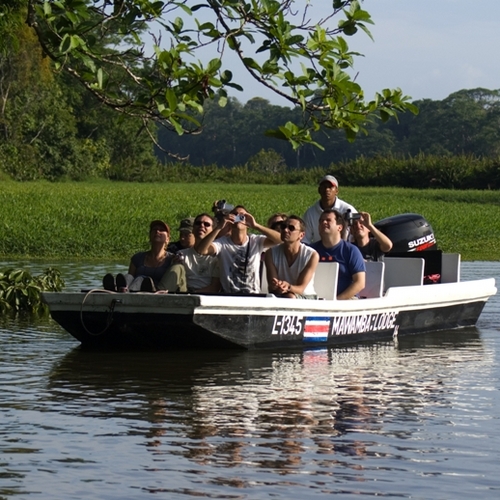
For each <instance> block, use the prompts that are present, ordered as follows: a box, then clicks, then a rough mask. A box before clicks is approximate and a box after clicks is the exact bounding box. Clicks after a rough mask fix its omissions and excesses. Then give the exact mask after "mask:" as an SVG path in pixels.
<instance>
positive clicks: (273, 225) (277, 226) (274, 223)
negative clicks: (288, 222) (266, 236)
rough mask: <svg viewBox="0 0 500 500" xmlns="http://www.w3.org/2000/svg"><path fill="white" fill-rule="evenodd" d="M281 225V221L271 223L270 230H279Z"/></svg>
mask: <svg viewBox="0 0 500 500" xmlns="http://www.w3.org/2000/svg"><path fill="white" fill-rule="evenodd" d="M281 224H283V221H282V220H279V221H277V222H273V223H272V224H271V229H274V230H275V231H276V230H278V229H281Z"/></svg>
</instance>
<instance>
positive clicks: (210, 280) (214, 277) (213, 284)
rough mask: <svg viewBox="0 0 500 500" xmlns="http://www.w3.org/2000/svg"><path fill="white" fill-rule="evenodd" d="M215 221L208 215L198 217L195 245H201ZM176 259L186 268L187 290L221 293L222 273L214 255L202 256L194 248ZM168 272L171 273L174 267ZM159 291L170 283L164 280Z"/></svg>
mask: <svg viewBox="0 0 500 500" xmlns="http://www.w3.org/2000/svg"><path fill="white" fill-rule="evenodd" d="M213 224H214V221H213V219H212V217H211V216H210V215H208V214H206V213H203V214H200V215H197V216H196V217H195V218H194V223H193V236H194V241H195V243H199V242H200V240H202V239H203V238H204V237H205V236H206V235H207V234H208V233H209V232H210V231H212V229H213ZM176 257H177V258H178V260H179V263H180V264H181V265H182V266H183V267H184V270H185V276H186V281H187V290H188V292H191V293H207V292H219V291H220V288H221V285H220V273H219V262H218V261H217V258H216V257H215V256H213V255H201V254H199V253H198V252H197V251H196V250H195V249H194V247H191V248H186V249H184V250H180V251H179V252H178V253H177V255H176ZM175 266H177V264H174V265H173V266H172V268H171V269H170V270H169V271H167V276H165V279H166V280H167V279H168V274H169V273H171V272H172V271H173V270H174V269H173V268H174V267H175ZM157 288H158V290H164V289H168V283H163V279H162V280H160V283H158V287H157Z"/></svg>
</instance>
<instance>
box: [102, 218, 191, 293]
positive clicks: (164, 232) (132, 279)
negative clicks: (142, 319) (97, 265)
mask: <svg viewBox="0 0 500 500" xmlns="http://www.w3.org/2000/svg"><path fill="white" fill-rule="evenodd" d="M169 239H170V228H169V227H168V225H167V224H166V223H165V222H163V221H161V220H154V221H152V222H151V224H150V225H149V242H150V245H151V248H150V249H149V250H148V251H146V252H138V253H136V254H135V255H133V256H132V258H131V259H130V265H129V269H128V274H118V275H117V276H116V278H115V277H114V276H113V275H112V274H106V276H104V278H103V286H104V289H105V290H110V291H119V292H127V291H140V290H148V291H149V290H150V289H151V288H154V286H156V284H158V283H159V282H160V280H161V279H162V278H163V276H164V275H165V273H166V271H167V270H168V269H169V268H170V267H171V266H172V263H173V257H174V256H173V254H171V253H169V252H167V245H168V242H169ZM168 286H169V288H168V290H169V291H171V292H176V291H187V287H186V285H185V283H184V284H183V283H181V284H180V285H179V284H178V283H176V282H174V281H173V280H172V281H171V282H169V283H168Z"/></svg>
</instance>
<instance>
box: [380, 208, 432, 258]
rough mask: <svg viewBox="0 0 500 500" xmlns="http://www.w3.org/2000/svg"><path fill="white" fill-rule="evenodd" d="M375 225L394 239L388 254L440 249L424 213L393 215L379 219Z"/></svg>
mask: <svg viewBox="0 0 500 500" xmlns="http://www.w3.org/2000/svg"><path fill="white" fill-rule="evenodd" d="M375 227H376V228H377V229H378V230H379V231H381V232H382V233H384V234H385V235H386V236H387V237H388V238H389V239H390V240H391V241H392V244H393V247H392V250H391V251H390V252H389V253H388V254H387V255H391V254H399V253H403V252H422V251H426V250H437V249H438V247H437V242H436V237H435V236H434V231H433V229H432V227H431V225H430V224H429V222H427V220H425V218H424V217H423V216H422V215H419V214H412V213H409V214H399V215H393V216H392V217H387V218H386V219H382V220H379V221H378V222H376V223H375Z"/></svg>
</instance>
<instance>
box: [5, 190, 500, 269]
mask: <svg viewBox="0 0 500 500" xmlns="http://www.w3.org/2000/svg"><path fill="white" fill-rule="evenodd" d="M1 185H2V189H1V192H0V255H1V256H3V257H21V256H22V257H30V258H42V257H51V258H61V259H68V258H96V259H108V258H112V259H114V258H116V259H128V257H129V256H130V255H132V254H133V253H135V252H137V251H138V250H141V249H143V248H146V247H147V245H148V242H147V238H148V229H149V222H150V221H151V220H152V219H156V218H160V219H164V220H165V221H166V222H168V223H169V224H170V225H171V227H172V230H173V236H174V238H175V237H177V224H178V222H179V221H180V220H181V219H182V218H183V217H186V216H194V215H196V214H198V213H201V212H205V211H209V210H210V207H211V205H212V202H213V201H214V200H216V199H221V198H224V199H226V200H227V201H228V202H229V203H233V204H243V205H245V206H246V207H247V209H248V210H249V211H250V212H251V213H252V214H253V215H254V216H255V217H256V218H257V220H258V221H259V222H261V223H265V221H266V220H267V218H268V217H269V215H271V214H272V213H274V212H278V211H284V212H287V213H295V214H298V215H301V214H303V213H304V211H305V210H306V208H307V207H308V206H310V205H311V204H312V203H314V202H315V201H316V200H317V199H318V194H317V188H316V187H315V186H304V185H273V186H270V185H255V184H252V185H235V184H223V183H219V184H207V183H203V184H201V183H191V184H165V183H161V184H131V183H111V182H106V181H102V182H96V183H60V184H49V183H45V182H36V183H14V182H1ZM340 197H341V198H342V199H344V200H346V201H348V202H350V203H352V204H353V205H354V206H355V207H356V208H357V209H358V210H366V211H368V212H370V213H371V214H372V217H373V219H374V220H379V219H381V218H384V217H388V216H390V215H394V214H398V213H405V212H416V213H420V214H422V215H423V216H424V217H425V218H426V219H427V220H428V221H429V222H430V223H431V225H432V226H433V228H434V231H435V233H436V236H437V239H438V244H439V246H440V248H442V249H443V250H444V251H447V252H461V253H462V257H463V259H464V260H500V242H499V239H500V237H499V235H500V199H499V197H498V193H497V192H494V191H455V190H453V191H451V190H442V189H440V190H425V191H421V190H416V189H404V188H360V187H345V188H343V187H342V186H341V191H340Z"/></svg>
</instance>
